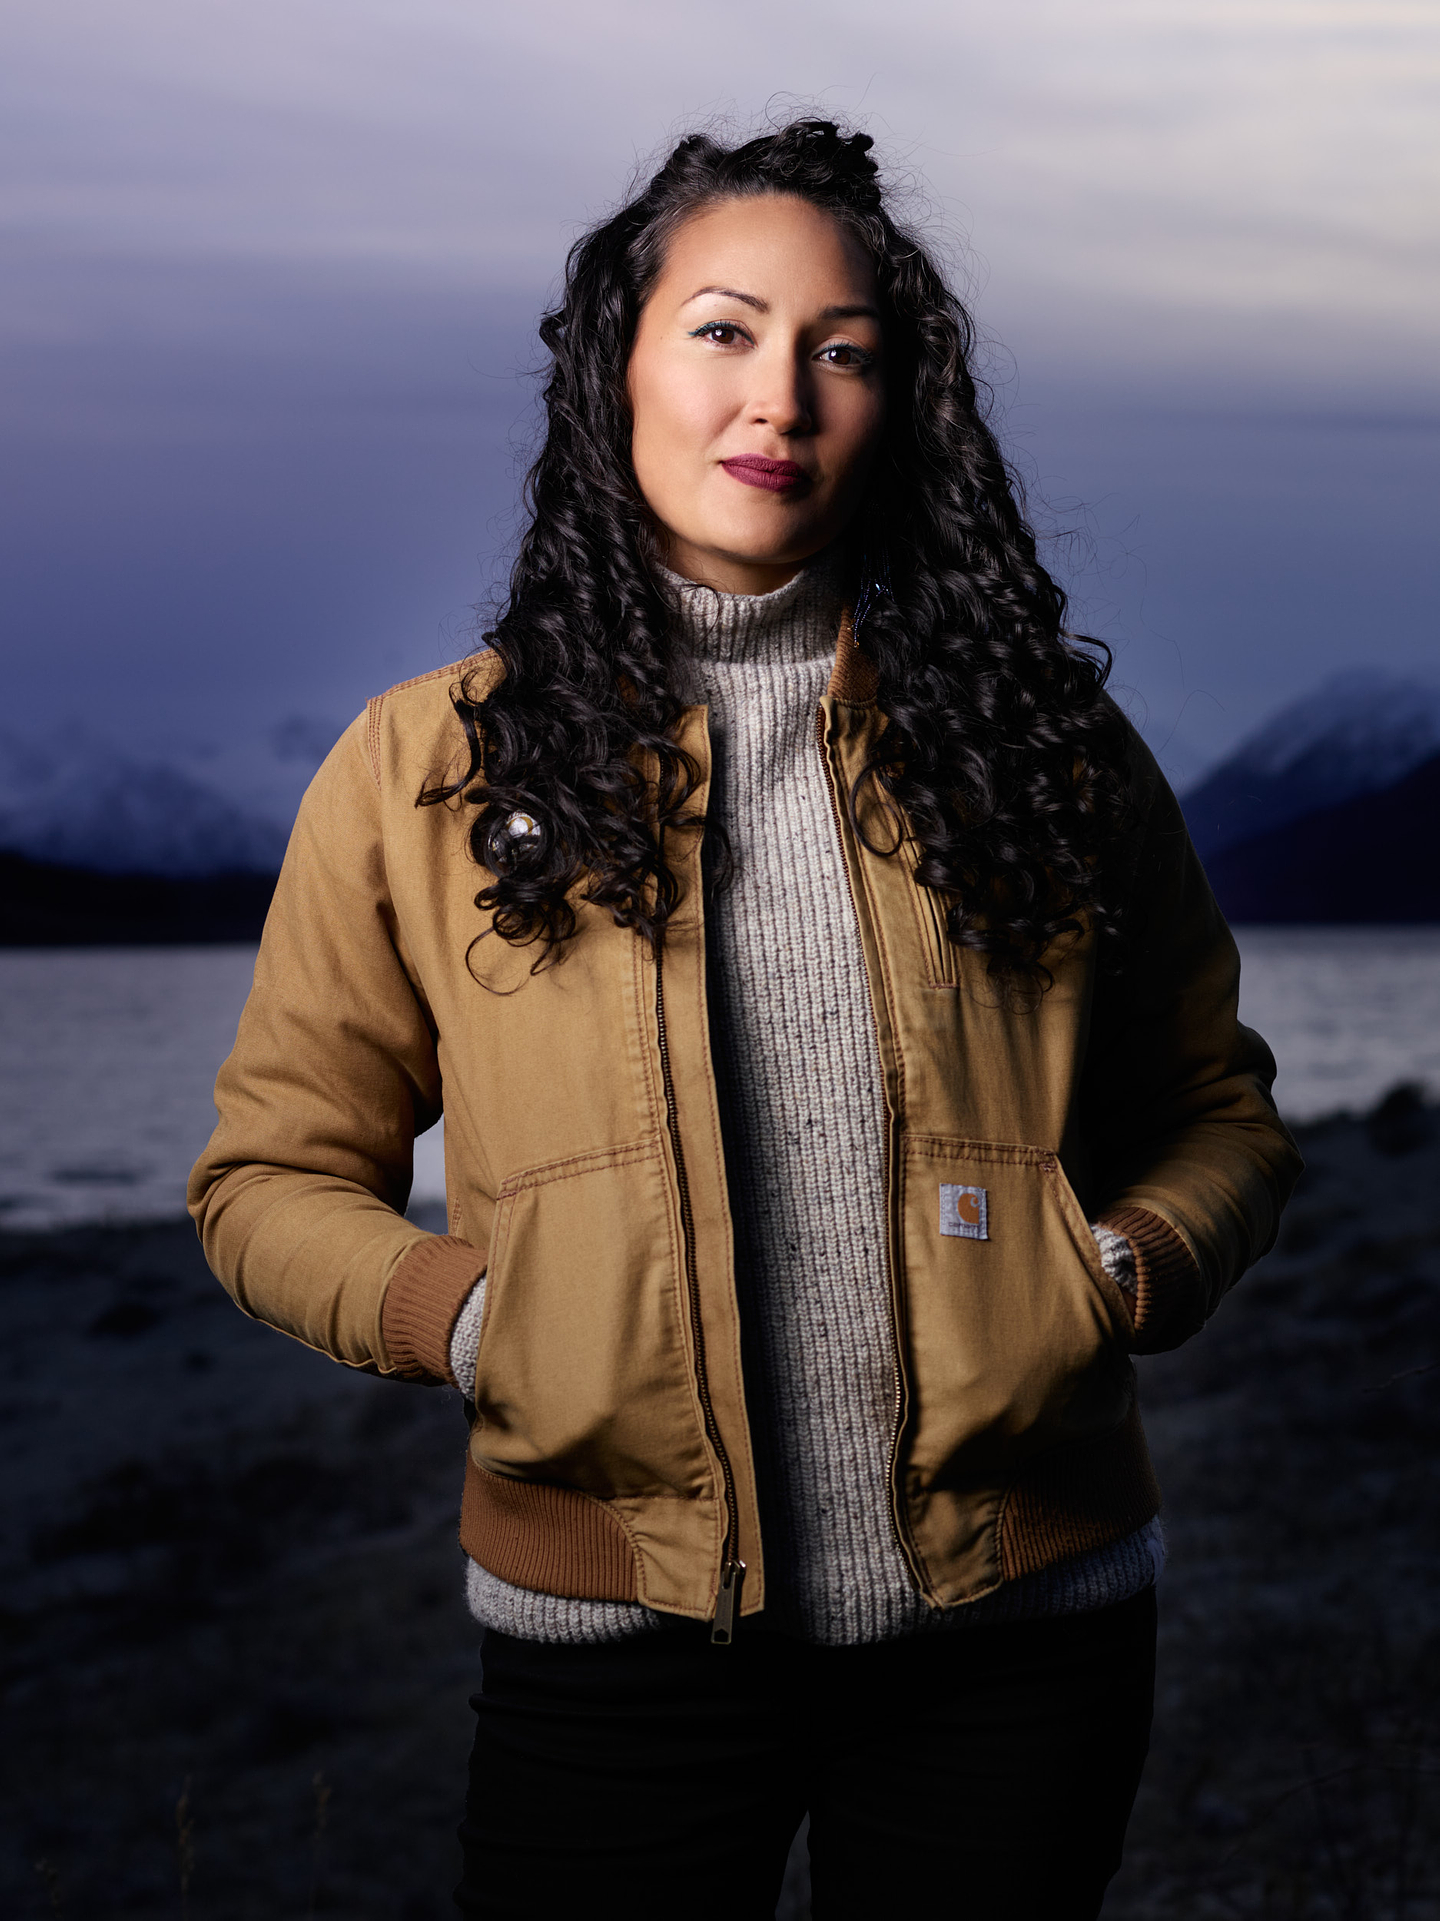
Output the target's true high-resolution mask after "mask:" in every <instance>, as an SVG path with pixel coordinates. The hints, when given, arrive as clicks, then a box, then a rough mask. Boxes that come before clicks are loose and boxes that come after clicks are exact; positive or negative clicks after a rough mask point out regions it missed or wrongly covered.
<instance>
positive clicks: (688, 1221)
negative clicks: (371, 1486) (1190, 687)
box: [192, 121, 1298, 1921]
mask: <svg viewBox="0 0 1440 1921" xmlns="http://www.w3.org/2000/svg"><path fill="white" fill-rule="evenodd" d="M870 144H871V143H870V141H869V140H868V139H865V138H864V137H863V136H859V135H856V136H853V137H849V138H846V137H844V136H843V135H842V134H841V133H840V132H838V131H837V130H836V128H835V127H834V126H832V125H831V124H829V123H828V122H819V121H802V122H798V123H796V124H794V125H792V126H788V127H786V128H784V129H783V130H781V131H780V132H778V133H774V134H771V135H768V136H766V137H764V138H761V139H757V140H753V141H750V142H749V143H747V144H745V145H743V146H740V147H738V148H736V149H733V150H727V149H725V148H722V147H721V146H719V145H717V144H715V143H714V142H712V141H710V140H708V139H704V138H698V137H697V138H691V139H688V140H685V141H683V142H682V143H681V144H680V146H679V147H677V149H676V150H675V152H674V154H673V155H672V156H671V158H670V160H669V161H668V162H667V163H666V165H665V166H664V167H663V168H662V169H661V171H660V172H659V173H658V174H657V175H656V177H655V178H654V180H653V181H651V182H650V184H649V186H648V187H647V188H646V189H645V191H644V192H643V193H641V194H639V195H638V197H636V198H635V199H634V200H632V201H631V202H630V203H629V204H628V205H627V206H625V207H624V208H622V209H621V211H620V212H619V213H617V214H616V215H615V216H614V218H613V219H611V220H609V221H607V222H605V223H604V224H603V225H601V226H599V227H598V228H596V229H595V230H594V231H593V232H592V233H590V234H589V235H588V236H587V237H586V238H585V239H583V240H582V241H581V242H580V243H579V244H578V245H577V246H576V248H575V249H574V251H573V253H572V255H571V258H570V265H569V272H568V277H567V282H566V287H565V294H564V298H563V301H562V303H561V304H560V306H559V307H558V308H557V310H556V311H555V312H553V313H551V314H549V315H547V317H546V319H545V321H544V322H543V324H542V328H541V337H542V339H543V340H544V342H545V345H546V347H547V348H548V349H549V352H550V355H551V358H552V373H551V377H550V381H549V385H548V387H547V390H546V403H547V408H548V431H547V437H546V441H545V445H544V448H543V451H542V452H541V454H540V457H539V459H538V461H537V463H536V465H535V468H534V470H533V472H532V474H531V477H530V490H529V498H530V504H531V506H532V509H533V516H532V520H531V524H530V527H529V530H528V532H527V533H526V535H525V537H524V540H523V542H522V545H521V549H520V554H519V558H518V560H517V563H516V567H515V572H514V577H513V581H512V587H511V593H510V598H509V601H508V604H507V606H506V608H505V610H504V612H503V613H502V615H501V617H500V619H499V620H498V621H497V623H496V625H495V629H494V632H493V634H492V635H491V636H490V643H491V644H490V647H489V649H488V651H485V652H484V653H482V654H481V655H479V656H477V657H475V658H472V659H471V660H469V661H467V662H464V663H462V664H461V665H459V666H458V667H455V668H445V669H442V670H440V671H439V672H437V673H435V674H430V675H427V676H424V677H422V678H421V679H420V680H418V681H412V682H408V683H406V684H405V685H403V686H401V687H398V688H394V689H392V690H391V691H390V692H389V693H388V694H386V695H384V696H382V697H381V698H380V699H378V700H375V701H372V702H371V704H370V708H369V711H368V713H367V715H366V716H365V717H364V718H362V719H361V720H359V721H357V722H356V724H355V726H354V727H353V728H352V729H351V730H350V732H349V733H348V734H347V735H346V736H345V737H344V739H343V740H342V741H341V742H340V744H339V745H338V746H337V748H336V749H335V751H334V753H333V754H332V755H331V757H330V759H329V760H328V761H327V763H326V765H325V767H324V768H323V769H322V770H321V772H320V774H319V776H318V777H317V779H316V781H315V783H314V785H313V786H312V788H311V790H310V792H309V794H308V795H307V797H306V801H305V804H304V807H303V809H302V811H301V815H300V819H299V821H298V823H297V826H296V829H295V835H294V839H293V841H292V844H291V848H290V853H289V856H288V858H287V861H286V866H285V871H284V874H283V875H282V878H281V882H280V886H279V890H278V892H277V895H276V901H275V906H274V909H273V911H272V914H271V917H270V921H269V924H268V925H267V928H266V933H265V940H264V943H263V945H262V948H261V953H260V957H259V961H258V964H257V968H256V977H255V989H254V993H253V994H252V996H251V999H250V1002H249V1004H248V1006H247V1008H246V1011H245V1015H244V1018H243V1020H242V1022H241V1027H240V1033H239V1038H238V1041H237V1044H236V1049H235V1052H234V1054H233V1055H232V1057H231V1058H230V1060H229V1061H228V1062H227V1063H226V1065H225V1067H224V1069H223V1070H222V1072H221V1076H220V1081H219V1087H218V1092H217V1102H218V1105H219V1109H220V1124H219V1127H218V1128H217V1131H216V1134H215V1137H214V1139H213V1141H212V1142H211V1145H210V1148H209V1150H208V1152H207V1154H206V1156H205V1158H204V1160H203V1161H202V1162H201V1164H200V1166H199V1168H198V1169H197V1171H196V1175H195V1179H194V1185H193V1190H192V1203H193V1210H194V1213H195V1216H196V1219H197V1221H198V1222H199V1224H200V1228H201V1232H202V1234H203V1236H204V1241H205V1247H206V1251H207V1254H208V1256H209V1258H210V1261H211V1263H212V1265H213V1266H214V1268H215V1270H216V1272H217V1273H218V1274H219V1275H220V1277H221V1278H222V1280H224V1282H225V1284H226V1285H227V1287H229V1288H230V1290H231V1291H232V1293H233V1294H234V1295H235V1297H236V1299H237V1300H238V1301H239V1302H240V1304H241V1305H242V1306H243V1307H245V1308H246V1309H247V1311H249V1312H250V1313H253V1314H256V1315H258V1316H260V1317H261V1318H263V1319H265V1320H267V1321H269V1322H271V1323H272V1324H273V1325H275V1326H277V1327H279V1328H282V1329H283V1330H285V1331H286V1332H287V1333H290V1334H292V1335H294V1336H296V1337H297V1338H298V1339H301V1340H303V1341H306V1342H308V1343H309V1344H310V1345H312V1346H314V1347H317V1348H320V1349H322V1350H323V1351H325V1352H326V1353H329V1354H332V1355H334V1356H335V1357H336V1358H338V1359H340V1360H342V1361H345V1362H348V1363H349V1364H350V1365H352V1366H356V1367H362V1368H367V1369H370V1370H373V1371H378V1372H381V1373H386V1374H395V1375H398V1376H400V1377H401V1378H404V1379H410V1380H419V1381H454V1382H456V1383H458V1384H459V1385H460V1387H461V1388H462V1389H463V1390H464V1393H465V1395H466V1399H467V1402H468V1403H469V1411H470V1415H471V1439H470V1450H469V1456H468V1461H467V1467H466V1482H465V1492H464V1501H463V1511H462V1521H461V1540H462V1542H463V1544H464V1546H465V1548H466V1550H467V1553H468V1555H469V1557H470V1565H469V1574H468V1578H469V1594H470V1600H471V1605H472V1608H473V1610H474V1612H475V1613H476V1615H477V1616H478V1618H479V1619H480V1620H481V1622H482V1623H484V1625H485V1627H486V1635H485V1640H484V1650H483V1659H484V1676H483V1683H482V1686H481V1690H480V1692H479V1694H478V1695H476V1696H475V1697H474V1705H475V1707H476V1709H477V1711H478V1715H479V1732H478V1735H477V1741H476V1747H475V1755H474V1760H473V1763H472V1778H471V1793H470V1799H469V1809H468V1815H467V1820H466V1824H465V1827H464V1828H463V1829H462V1837H463V1838H464V1840H465V1844H466V1867H465V1876H464V1880H463V1883H462V1885H461V1888H460V1889H459V1890H458V1892H457V1897H456V1898H457V1901H458V1903H459V1905H460V1906H461V1907H462V1908H463V1909H464V1910H465V1911H466V1912H470V1913H476V1914H486V1915H517V1916H518V1915H526V1916H542V1915H543V1916H549V1915H562V1914H563V1915H569V1914H571V1913H573V1912H580V1911H583V1910H586V1909H589V1910H593V1909H594V1908H595V1907H596V1906H597V1905H598V1907H599V1908H600V1910H601V1911H602V1912H608V1911H610V1910H611V1909H612V1908H614V1909H617V1910H618V1909H619V1907H620V1906H621V1905H622V1903H623V1905H624V1906H625V1907H626V1908H627V1909H629V1910H631V1911H634V1912H638V1913H641V1914H659V1913H662V1912H663V1913H677V1914H685V1915H709V1914H715V1915H720V1914H724V1915H726V1916H731V1917H746V1916H759V1915H762V1914H772V1913H773V1911H774V1904H775V1899H776V1893H777V1889H778V1886H779V1881H780V1877H781V1873H782V1870H783V1866H784V1862H785V1857H786V1852H787V1848H788V1844H789V1842H790V1839H791V1837H792V1835H793V1834H794V1832H795V1829H796V1827H797V1825H798V1823H799V1821H800V1820H801V1818H802V1816H803V1815H804V1813H805V1812H806V1810H807V1809H808V1811H809V1814H810V1819H811V1828H810V1846H811V1853H812V1872H813V1884H814V1904H815V1912H816V1914H817V1915H820V1916H825V1917H835V1916H843V1915H857V1916H858V1915H865V1916H875V1915H881V1914H892V1913H893V1914H899V1913H902V1912H903V1913H909V1912H918V1911H919V1906H918V1904H919V1903H920V1902H921V1901H926V1902H929V1903H932V1904H933V1903H934V1902H935V1901H936V1900H937V1899H938V1900H939V1901H941V1903H942V1910H941V1911H943V1912H945V1913H955V1914H962V1913H963V1914H973V1915H975V1916H977V1917H986V1921H994V1918H995V1917H1000V1916H1004V1917H1020V1916H1024V1917H1030V1916H1034V1917H1044V1921H1062V1918H1064V1917H1071V1916H1075V1917H1080V1916H1093V1915H1095V1914H1096V1913H1098V1911H1099V1906H1100V1902H1101V1899H1102V1896H1103V1891H1104V1888H1105V1885H1106V1882H1107V1881H1108V1879H1109V1877H1110V1876H1111V1874H1113V1872H1114V1870H1115V1867H1116V1865H1117V1864H1118V1860H1119V1853H1120V1845H1121V1841H1122V1838H1123V1833H1124V1829H1125V1824H1126V1821H1127V1819H1128V1815H1129V1810H1130V1806H1131V1802H1132V1800H1133V1797H1134V1793H1135V1787H1136V1783H1137V1781H1138V1778H1139V1773H1140V1768H1141V1765H1142V1762H1143V1758H1144V1754H1145V1749H1146V1744H1147V1739H1148V1728H1149V1718H1150V1703H1151V1692H1152V1683H1153V1659H1154V1607H1153V1585H1154V1579H1155V1573H1156V1569H1157V1565H1158V1561H1159V1556H1160V1546H1159V1535H1158V1526H1157V1523H1156V1520H1155V1516H1156V1513H1157V1509H1158V1506H1159V1494H1158V1490H1157V1488H1156V1486H1155V1482H1154V1477H1153V1474H1152V1472H1151V1469H1150V1465H1149V1460H1148V1456H1147V1453H1146V1449H1145V1441H1144V1436H1143V1433H1142V1431H1141V1427H1140V1422H1139V1417H1138V1413H1137V1411H1136V1403H1135V1385H1134V1374H1133V1369H1132V1366H1131V1362H1130V1355H1131V1353H1132V1352H1149V1351H1153V1350H1155V1349H1159V1348H1166V1347H1171V1346H1173V1345H1175V1344H1176V1343H1178V1342H1179V1341H1182V1340H1184V1339H1186V1338H1187V1337H1188V1336H1189V1335H1190V1334H1192V1333H1194V1332H1195V1331H1196V1330H1197V1329H1198V1328H1199V1327H1200V1326H1201V1325H1202V1323H1203V1322H1204V1320H1205V1318H1206V1316H1207V1315H1208V1314H1209V1312H1210V1311H1211V1310H1212V1309H1213V1307H1214V1306H1215V1304H1216V1302H1217V1301H1218V1300H1219V1298H1220V1296H1221V1295H1222V1294H1223V1293H1224V1291H1225V1290H1226V1288H1228V1287H1229V1286H1230V1285H1231V1284H1232V1283H1233V1282H1234V1280H1235V1279H1236V1278H1237V1276H1238V1275H1239V1274H1240V1273H1241V1272H1242V1270H1243V1269H1244V1268H1245V1266H1246V1265H1247V1264H1248V1263H1249V1262H1250V1261H1252V1260H1253V1259H1254V1258H1255V1257H1256V1256H1257V1255H1258V1254H1260V1253H1262V1252H1263V1251H1264V1250H1265V1248H1266V1247H1268V1246H1269V1244H1270V1242H1271V1240H1272V1239H1273V1236H1274V1233H1275V1228H1276V1221H1277V1217H1278V1213H1279V1209H1280V1207H1281V1205H1282V1204H1283V1201H1284V1198H1285V1196H1286V1193H1287V1192H1288V1189H1289V1187H1290V1186H1291V1184H1292V1183H1293V1180H1294V1178H1295V1174H1296V1171H1297V1167H1298V1163H1297V1159H1296V1156H1295V1152H1294V1149H1293V1146H1292V1144H1291V1142H1290V1141H1289V1138H1288V1136H1287V1135H1286V1133H1285V1131H1284V1129H1283V1128H1282V1127H1281V1125H1280V1123H1279V1121H1278V1120H1277V1118H1276V1116H1275V1112H1274V1109H1273V1107H1272V1106H1271V1104H1270V1100H1269V1094H1268V1090H1269V1085H1270V1081H1271V1078H1272V1076H1273V1072H1274V1067H1273V1062H1272V1060H1271V1058H1270V1055H1269V1053H1268V1052H1267V1050H1266V1048H1265V1046H1264V1044H1263V1043H1262V1042H1261V1041H1260V1040H1259V1039H1258V1037H1257V1036H1255V1035H1254V1034H1251V1033H1249V1032H1248V1031H1247V1030H1246V1029H1244V1028H1242V1027H1240V1026H1238V1025H1237V1022H1236V1018H1235V1003H1236V984H1237V978H1238V964H1237V961H1236V956H1235V950H1234V946H1233V943H1232V942H1231V940H1230V938H1229V935H1228V933H1227V931H1226V929H1225V927H1224V924H1223V922H1222V920H1221V919H1220V916H1219V913H1218V911H1217V909H1216V907H1215V904H1214V901H1213V899H1212V898H1211V895H1210V893H1209V890H1208V888H1207V887H1206V884H1205V881H1204V877H1203V875H1202V873H1201V871H1200V868H1199V866H1198V864H1197V863H1196V861H1195V858H1194V855H1193V854H1192V853H1191V851H1190V849H1189V845H1188V842H1187V840H1186V837H1185V833H1184V828H1183V825H1182V822H1181V818H1180V815H1179V812H1178V810H1177V808H1176V805H1175V802H1174V800H1173V798H1172V797H1171V795H1170V793H1169V791H1168V789H1167V788H1166V786H1165V783H1164V781H1163V780H1162V779H1161V777H1160V775H1159V773H1158V771H1157V769H1156V768H1155V765H1154V763H1153V761H1152V760H1151V759H1150V758H1149V756H1148V754H1147V753H1146V751H1145V749H1144V748H1143V746H1142V745H1141V744H1140V742H1139V740H1138V739H1137V738H1136V736H1135V734H1134V732H1133V731H1132V730H1131V728H1130V727H1129V726H1128V724H1127V723H1126V722H1125V721H1124V719H1123V718H1122V716H1121V715H1120V714H1119V712H1118V711H1117V709H1116V708H1115V707H1114V706H1113V705H1112V704H1111V702H1110V701H1109V700H1108V699H1107V697H1106V696H1105V694H1104V691H1103V685H1104V680H1105V672H1104V670H1103V667H1102V664H1101V663H1100V662H1098V661H1097V660H1096V659H1095V658H1094V654H1093V651H1090V652H1087V651H1086V648H1085V646H1083V645H1081V644H1078V643H1076V642H1075V641H1074V640H1073V638H1072V637H1071V636H1069V635H1068V634H1067V632H1066V630H1065V628H1064V624H1063V622H1064V599H1063V596H1062V594H1061V592H1060V590H1059V589H1058V588H1057V587H1056V585H1055V584H1054V582H1053V581H1052V580H1051V579H1050V578H1049V576H1048V575H1047V574H1046V572H1045V570H1044V569H1043V567H1042V566H1041V565H1040V563H1039V561H1038V559H1037V557H1036V551H1035V541H1034V537H1033V535H1032V533H1031V530H1030V528H1029V527H1028V526H1027V524H1026V522H1025V520H1024V518H1023V515H1022V513H1021V511H1020V509H1019V507H1018V505H1017V503H1016V499H1015V496H1014V493H1013V491H1012V487H1011V483H1010V480H1009V478H1008V475H1007V471H1006V468H1005V466H1004V464H1003V461H1002V459H1001V456H1000V454H999V451H998V449H997V447H996V444H995V441H994V438H993V436H992V435H991V434H990V432H989V431H988V429H987V428H986V426H985V424H984V422H983V420H982V418H981V414H980V410H979V405H978V402H977V396H976V389H975V385H974V382H973V380H972V377H971V374H970V372H969V369H968V364H967V361H968V353H969V348H970V341H971V335H970V327H969V322H968V319H967V316H966V315H965V313H964V311H963V309H962V308H961V307H960V305H959V303H958V302H957V301H956V300H955V298H954V296H953V295H952V294H951V293H950V292H949V291H948V290H947V288H946V287H945V285H944V282H943V280H942V278H941V276H940V275H939V273H938V272H937V270H936V268H935V266H934V265H933V264H932V262H931V261H930V259H929V257H928V256H927V254H926V252H925V250H924V248H923V247H922V246H921V245H920V244H919V242H918V241H917V240H916V239H915V238H914V236H913V235H909V234H906V233H904V232H903V231H901V230H900V229H899V228H897V226H896V225H895V224H894V222H893V221H892V219H891V217H890V215H889V214H888V212H887V211H886V207H885V203H884V200H883V197H882V194H881V190H880V187H879V185H878V182H877V177H876V170H875V166H874V163H873V162H872V161H871V159H870V158H869V153H868V149H869V147H870ZM442 1104H443V1107H444V1112H445V1121H446V1132H445V1148H446V1179H447V1189H448V1194H449V1209H450V1217H449V1224H450V1228H451V1232H450V1233H449V1234H448V1235H439V1236H436V1235H429V1234H425V1233H423V1232H422V1231H421V1230H420V1229H419V1228H417V1227H416V1226H414V1225H412V1224H411V1223H409V1222H407V1221H406V1220H405V1219H404V1215H403V1210H404V1206H405V1201H406V1198H407V1195H408V1191H409V1184H410V1178H411V1148H412V1141H413V1137H414V1135H415V1133H416V1132H417V1131H419V1130H421V1129H423V1128H425V1127H428V1126H430V1125H431V1124H432V1123H433V1122H434V1121H435V1120H436V1119H437V1118H438V1117H439V1114H440V1111H441V1107H442ZM1090 1223H1093V1227H1092V1226H1091V1225H1090Z"/></svg>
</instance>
